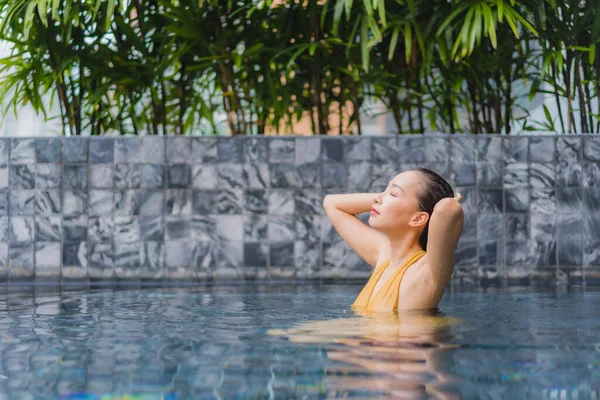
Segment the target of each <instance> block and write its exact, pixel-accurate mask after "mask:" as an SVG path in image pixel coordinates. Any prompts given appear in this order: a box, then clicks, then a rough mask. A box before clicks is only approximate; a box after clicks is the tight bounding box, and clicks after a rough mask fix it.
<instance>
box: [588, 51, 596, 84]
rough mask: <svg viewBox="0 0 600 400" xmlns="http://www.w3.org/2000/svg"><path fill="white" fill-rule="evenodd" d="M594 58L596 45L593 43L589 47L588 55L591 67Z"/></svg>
mask: <svg viewBox="0 0 600 400" xmlns="http://www.w3.org/2000/svg"><path fill="white" fill-rule="evenodd" d="M595 58H596V44H595V43H593V44H592V45H591V46H590V54H589V61H590V64H592V65H593V64H594V60H595ZM596 79H598V77H596Z"/></svg>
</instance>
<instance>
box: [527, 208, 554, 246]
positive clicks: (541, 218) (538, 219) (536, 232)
mask: <svg viewBox="0 0 600 400" xmlns="http://www.w3.org/2000/svg"><path fill="white" fill-rule="evenodd" d="M529 218H530V222H531V238H532V239H533V240H534V241H542V242H544V241H545V242H550V241H554V240H555V238H556V220H555V218H554V216H553V215H550V216H549V215H547V214H538V213H531V214H530V216H529Z"/></svg>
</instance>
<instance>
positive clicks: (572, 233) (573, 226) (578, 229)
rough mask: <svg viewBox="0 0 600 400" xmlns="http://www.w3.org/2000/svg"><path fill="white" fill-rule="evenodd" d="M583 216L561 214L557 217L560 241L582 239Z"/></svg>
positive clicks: (557, 230) (557, 231)
mask: <svg viewBox="0 0 600 400" xmlns="http://www.w3.org/2000/svg"><path fill="white" fill-rule="evenodd" d="M582 227H583V216H582V215H581V214H579V213H559V214H557V215H556V233H557V238H558V241H562V240H565V239H576V238H581V237H582V231H583V229H582Z"/></svg>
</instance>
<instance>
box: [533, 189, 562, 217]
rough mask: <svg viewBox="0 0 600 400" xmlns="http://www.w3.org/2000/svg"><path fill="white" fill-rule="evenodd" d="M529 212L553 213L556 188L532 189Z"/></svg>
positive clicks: (554, 210)
mask: <svg viewBox="0 0 600 400" xmlns="http://www.w3.org/2000/svg"><path fill="white" fill-rule="evenodd" d="M529 210H530V211H531V212H540V213H544V214H553V213H555V212H556V190H554V189H534V190H532V191H531V204H530V206H529Z"/></svg>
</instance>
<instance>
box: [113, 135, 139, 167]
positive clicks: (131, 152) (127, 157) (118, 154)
mask: <svg viewBox="0 0 600 400" xmlns="http://www.w3.org/2000/svg"><path fill="white" fill-rule="evenodd" d="M114 140H115V162H116V163H138V162H140V160H141V157H140V156H141V154H140V153H141V143H140V138H139V137H137V136H135V137H117V138H115V139H114Z"/></svg>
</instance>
